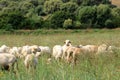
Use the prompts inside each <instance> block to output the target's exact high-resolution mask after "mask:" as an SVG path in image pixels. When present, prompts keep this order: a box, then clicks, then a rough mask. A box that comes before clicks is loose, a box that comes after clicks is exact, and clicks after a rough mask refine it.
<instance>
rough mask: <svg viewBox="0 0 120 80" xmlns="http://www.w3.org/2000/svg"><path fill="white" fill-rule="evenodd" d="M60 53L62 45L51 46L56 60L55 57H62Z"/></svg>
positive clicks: (61, 52)
mask: <svg viewBox="0 0 120 80" xmlns="http://www.w3.org/2000/svg"><path fill="white" fill-rule="evenodd" d="M62 54H63V48H62V46H61V45H55V46H54V47H53V53H52V55H53V57H55V59H56V60H57V59H59V58H61V57H62Z"/></svg>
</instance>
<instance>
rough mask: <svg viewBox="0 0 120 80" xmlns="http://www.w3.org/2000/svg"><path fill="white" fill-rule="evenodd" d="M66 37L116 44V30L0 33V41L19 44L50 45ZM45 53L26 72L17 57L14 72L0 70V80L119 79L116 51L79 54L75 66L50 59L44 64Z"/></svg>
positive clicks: (118, 40)
mask: <svg viewBox="0 0 120 80" xmlns="http://www.w3.org/2000/svg"><path fill="white" fill-rule="evenodd" d="M66 39H69V40H71V41H72V45H79V44H82V45H86V44H95V45H100V44H102V43H105V44H107V45H114V46H117V47H120V31H119V30H74V31H72V30H69V31H62V30H60V31H42V32H40V33H34V32H30V33H29V34H16V33H14V34H0V45H3V44H5V45H7V46H10V47H12V46H23V45H26V44H28V45H33V44H36V45H42V46H49V47H50V48H52V47H53V46H54V45H56V44H60V45H63V42H64V40H66ZM46 59H47V55H44V56H42V57H40V59H39V64H38V66H37V69H36V71H33V72H29V73H28V72H26V69H25V67H24V65H23V60H18V62H19V70H18V71H17V72H16V75H15V74H13V73H11V72H3V71H0V80H119V79H120V51H115V52H114V53H113V54H105V55H100V56H88V55H83V56H80V58H79V61H78V64H77V65H76V66H72V65H68V64H67V63H65V62H63V61H60V62H58V61H55V60H54V59H52V62H51V64H46Z"/></svg>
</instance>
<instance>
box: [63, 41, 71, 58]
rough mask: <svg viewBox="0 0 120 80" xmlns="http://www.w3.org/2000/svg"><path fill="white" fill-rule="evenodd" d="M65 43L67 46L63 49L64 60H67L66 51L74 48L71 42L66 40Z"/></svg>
mask: <svg viewBox="0 0 120 80" xmlns="http://www.w3.org/2000/svg"><path fill="white" fill-rule="evenodd" d="M64 43H65V44H64V45H63V46H62V48H63V55H62V59H65V58H66V51H67V49H68V48H69V47H70V46H72V45H71V41H70V40H65V42H64Z"/></svg>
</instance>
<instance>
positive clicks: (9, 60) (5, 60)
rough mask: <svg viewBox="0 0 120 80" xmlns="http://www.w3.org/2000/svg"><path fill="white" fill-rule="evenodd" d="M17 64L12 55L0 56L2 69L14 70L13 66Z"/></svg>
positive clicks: (4, 54)
mask: <svg viewBox="0 0 120 80" xmlns="http://www.w3.org/2000/svg"><path fill="white" fill-rule="evenodd" d="M16 62H17V59H16V57H15V56H14V55H12V54H9V53H1V54H0V66H2V67H3V68H7V69H8V67H9V69H10V70H11V69H14V64H15V63H16Z"/></svg>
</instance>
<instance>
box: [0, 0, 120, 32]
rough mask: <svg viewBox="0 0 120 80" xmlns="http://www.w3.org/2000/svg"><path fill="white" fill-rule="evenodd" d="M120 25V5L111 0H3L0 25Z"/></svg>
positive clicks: (70, 26) (83, 27)
mask: <svg viewBox="0 0 120 80" xmlns="http://www.w3.org/2000/svg"><path fill="white" fill-rule="evenodd" d="M117 27H120V8H118V7H116V6H114V5H112V4H111V2H110V1H109V0H0V29H5V30H18V29H31V30H32V29H44V28H45V29H59V28H60V29H86V28H117Z"/></svg>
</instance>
